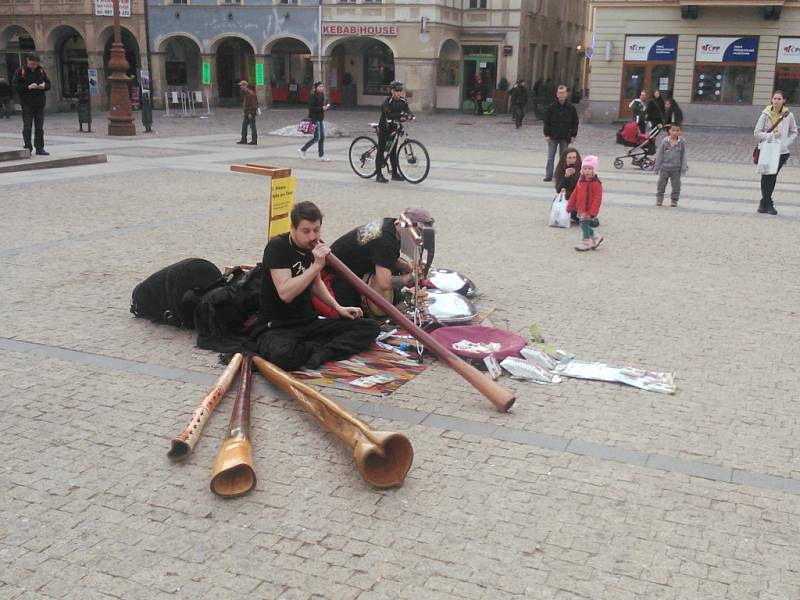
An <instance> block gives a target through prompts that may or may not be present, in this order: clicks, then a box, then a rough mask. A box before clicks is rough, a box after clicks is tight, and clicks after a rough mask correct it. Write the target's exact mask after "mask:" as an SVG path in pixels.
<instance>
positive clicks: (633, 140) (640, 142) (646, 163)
mask: <svg viewBox="0 0 800 600" xmlns="http://www.w3.org/2000/svg"><path fill="white" fill-rule="evenodd" d="M661 129H662V127H661V125H657V126H656V127H654V128H653V129H652V130H651V131H650V133H649V134H647V135H645V134H644V133H642V132H641V131H639V124H638V123H637V122H636V121H631V122H630V123H626V124H625V125H623V126H622V127H621V128H620V130H619V131H617V143H618V144H621V145H623V146H627V147H629V148H630V150H628V153H627V154H625V155H624V156H618V157H616V158H615V159H614V167H615V168H617V169H621V168H622V167H623V166H624V165H625V162H624V159H626V158H630V159H631V162H632V163H633V166H634V167H639V168H640V169H641V170H642V171H647V170H649V169H652V168H653V165H655V161H654V160H653V159H652V158H650V157H651V156H653V155H654V154H655V153H656V140H657V139H658V136H659V135H660V134H661Z"/></svg>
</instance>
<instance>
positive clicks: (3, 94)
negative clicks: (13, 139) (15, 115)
mask: <svg viewBox="0 0 800 600" xmlns="http://www.w3.org/2000/svg"><path fill="white" fill-rule="evenodd" d="M12 95H13V94H12V93H11V86H10V85H9V83H8V82H7V81H6V80H5V79H3V78H2V77H0V117H3V116H5V118H6V119H10V118H11V113H12V112H13V110H14V104H13V103H14V100H13V98H12Z"/></svg>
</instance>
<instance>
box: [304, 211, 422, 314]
mask: <svg viewBox="0 0 800 600" xmlns="http://www.w3.org/2000/svg"><path fill="white" fill-rule="evenodd" d="M403 215H404V216H405V218H406V222H410V223H412V224H413V225H415V226H418V225H419V224H421V225H423V226H427V227H430V226H432V225H433V217H431V215H430V213H429V212H428V211H427V210H425V209H424V208H408V209H406V210H405V211H404V212H403ZM401 230H402V225H401V220H400V219H398V218H392V217H386V218H384V219H382V220H380V221H373V222H371V223H367V224H366V225H361V226H360V227H356V228H355V229H353V230H352V231H350V232H348V233H345V234H344V235H343V236H342V237H340V238H339V239H338V240H336V241H335V242H333V244H331V251H332V252H333V254H334V255H335V256H337V257H338V258H339V260H341V261H342V262H343V263H344V264H345V265H346V266H347V267H348V268H349V269H350V270H351V271H353V273H355V274H356V276H358V277H359V278H361V279H364V280H366V281H367V283H368V285H370V287H372V288H373V289H374V290H376V291H377V292H378V293H380V294H381V295H382V296H383V297H384V298H386V299H387V300H389V301H390V302H393V303H394V302H395V301H396V300H397V297H398V296H397V292H399V291H400V289H401V288H403V287H404V286H410V285H413V282H414V276H413V274H412V272H411V267H410V266H409V264H408V263H407V262H406V261H404V260H402V259H401V258H400V232H401ZM323 277H324V278H330V280H331V281H330V284H331V288H332V290H333V295H334V296H335V298H336V300H337V301H339V302H341V303H342V304H345V305H350V306H365V305H366V303H365V301H364V299H362V297H361V294H360V293H359V292H358V291H357V290H356V289H355V288H353V287H352V286H351V285H350V284H349V283H348V282H347V281H345V280H344V279H343V278H341V277H339V276H338V275H337V274H335V273H333V272H331V271H329V270H326V273H325V274H324V275H323ZM317 305H319V303H317ZM318 308H320V307H319V306H318ZM321 312H323V313H325V312H326V311H324V310H323V311H321ZM328 314H329V313H328Z"/></svg>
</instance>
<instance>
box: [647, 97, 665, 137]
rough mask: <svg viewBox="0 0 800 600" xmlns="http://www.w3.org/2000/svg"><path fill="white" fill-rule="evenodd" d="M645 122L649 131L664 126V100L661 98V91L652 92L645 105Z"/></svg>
mask: <svg viewBox="0 0 800 600" xmlns="http://www.w3.org/2000/svg"><path fill="white" fill-rule="evenodd" d="M647 122H648V123H650V127H651V129H655V128H656V127H658V126H659V125H663V124H664V98H662V97H661V90H654V91H653V97H652V98H650V101H649V102H648V103H647Z"/></svg>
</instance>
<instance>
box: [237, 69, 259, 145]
mask: <svg viewBox="0 0 800 600" xmlns="http://www.w3.org/2000/svg"><path fill="white" fill-rule="evenodd" d="M239 97H240V98H241V99H242V137H241V139H240V140H239V141H238V142H236V143H237V144H249V145H251V146H255V145H257V144H258V130H257V129H256V115H257V114H258V112H259V109H258V97H257V96H256V93H255V92H254V91H253V90H251V89H250V84H248V83H247V80H245V79H242V80H241V81H240V82H239ZM248 126H249V127H250V141H249V142H248V141H247V128H248Z"/></svg>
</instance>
